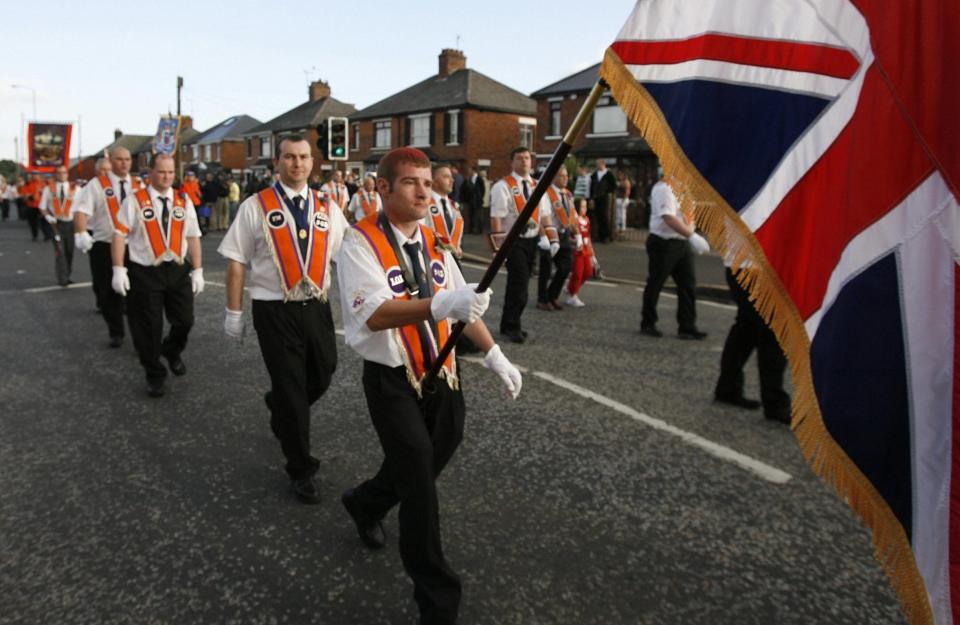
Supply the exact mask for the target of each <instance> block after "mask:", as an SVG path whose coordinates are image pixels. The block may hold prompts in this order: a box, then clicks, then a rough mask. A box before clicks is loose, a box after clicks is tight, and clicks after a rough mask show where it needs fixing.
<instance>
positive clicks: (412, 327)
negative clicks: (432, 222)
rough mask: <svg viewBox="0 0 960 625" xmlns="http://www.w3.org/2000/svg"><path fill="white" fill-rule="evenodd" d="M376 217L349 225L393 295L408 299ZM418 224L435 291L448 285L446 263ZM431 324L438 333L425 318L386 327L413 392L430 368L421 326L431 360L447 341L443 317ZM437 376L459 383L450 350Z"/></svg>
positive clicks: (454, 384)
mask: <svg viewBox="0 0 960 625" xmlns="http://www.w3.org/2000/svg"><path fill="white" fill-rule="evenodd" d="M378 219H379V215H378V214H377V213H373V214H372V215H368V216H366V217H364V218H363V219H361V220H360V221H358V222H357V223H356V224H355V225H354V226H353V228H354V229H356V230H357V231H359V232H360V234H362V235H363V237H364V239H366V241H367V243H368V244H369V245H370V248H371V250H373V254H374V256H376V257H377V260H378V261H380V266H381V267H383V271H384V273H385V274H386V278H387V284H389V285H390V290H391V291H392V292H393V298H394V299H402V300H409V299H411V298H410V294H409V293H408V292H407V289H406V284H405V283H404V281H403V274H402V273H401V271H400V261H399V260H398V259H397V255H396V253H395V252H394V251H393V247H391V245H390V241H389V240H388V239H387V235H386V234H385V233H384V232H383V230H381V229H380V225H379V224H378V223H377V221H378ZM419 228H420V232H421V234H422V236H423V240H424V242H425V243H426V246H427V249H428V250H429V253H430V268H429V269H428V271H429V275H430V279H431V281H432V285H433V291H434V293H435V292H436V291H437V289H445V288H449V280H448V279H447V271H446V266H445V265H444V262H443V258H444V257H443V252H442V250H440V249H438V245H437V240H436V237H434V235H433V232H432V231H431V230H430V229H429V228H427V227H425V226H419ZM421 262H422V261H421ZM435 325H436V328H437V335H438V336H437V335H434V333H433V330H432V328H431V327H430V326H431V324H429V323H426V322H420V323H411V324H409V325H405V326H403V327H400V328H392V329H391V330H389V332H392V333H393V334H394V337H395V338H396V339H397V342H398V343H399V344H400V347H401V350H400V352H401V354H402V355H403V361H404V366H405V367H406V369H407V379H408V380H409V381H410V384H411V386H413V388H414V390H416V391H417V395H420V394H421V388H420V383H421V382H422V381H423V376H424V375H426V373H427V371H428V370H429V369H430V364H431V363H428V362H425V359H424V354H423V352H424V350H423V343H422V342H421V340H420V335H421V332H423V331H424V330H425V332H424V336H426V337H427V340H428V342H429V343H428V345H427V348H428V349H429V351H430V357H431V359H432V360H435V359H436V357H437V354H438V353H439V352H440V348H441V347H442V346H443V344H444V343H445V342H446V341H447V337H448V336H450V325H449V323H448V322H447V320H446V319H440V320H438V321H436V322H435ZM438 377H441V378H445V379H446V381H447V385H449V386H450V388H457V386H458V385H459V383H458V381H457V369H456V361H455V360H454V356H453V350H451V351H450V354H449V355H447V359H446V360H444V361H443V366H442V367H441V368H440V373H439V375H438Z"/></svg>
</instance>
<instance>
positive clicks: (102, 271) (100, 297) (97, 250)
mask: <svg viewBox="0 0 960 625" xmlns="http://www.w3.org/2000/svg"><path fill="white" fill-rule="evenodd" d="M128 264H129V263H128ZM90 276H91V277H92V278H93V291H94V293H96V294H97V306H99V307H100V312H101V313H102V314H103V320H104V321H106V322H107V331H108V332H109V333H110V336H111V338H112V337H115V336H119V337H122V336H123V309H124V302H123V296H121V295H119V294H118V293H117V292H116V291H114V290H113V286H112V285H111V282H112V280H113V259H112V258H111V256H110V244H109V243H104V242H103V241H94V243H93V247H92V248H90Z"/></svg>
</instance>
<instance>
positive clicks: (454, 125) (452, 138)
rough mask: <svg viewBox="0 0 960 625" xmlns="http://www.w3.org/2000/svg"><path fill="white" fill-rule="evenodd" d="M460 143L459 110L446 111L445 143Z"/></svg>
mask: <svg viewBox="0 0 960 625" xmlns="http://www.w3.org/2000/svg"><path fill="white" fill-rule="evenodd" d="M459 143H460V111H447V145H459Z"/></svg>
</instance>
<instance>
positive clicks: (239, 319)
mask: <svg viewBox="0 0 960 625" xmlns="http://www.w3.org/2000/svg"><path fill="white" fill-rule="evenodd" d="M225 310H226V314H225V315H224V317H223V331H224V332H225V333H226V335H227V336H229V337H232V338H235V339H239V338H243V311H242V310H230V309H229V308H227V309H225Z"/></svg>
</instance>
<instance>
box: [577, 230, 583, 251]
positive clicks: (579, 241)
mask: <svg viewBox="0 0 960 625" xmlns="http://www.w3.org/2000/svg"><path fill="white" fill-rule="evenodd" d="M577 249H578V250H582V249H583V235H582V234H580V233H579V232H578V233H577Z"/></svg>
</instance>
